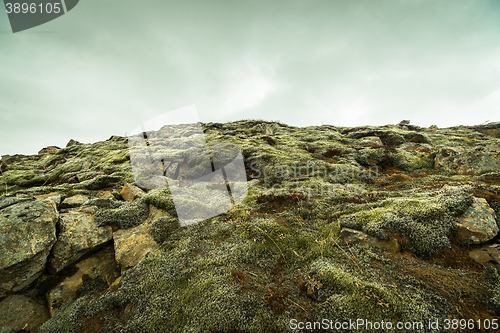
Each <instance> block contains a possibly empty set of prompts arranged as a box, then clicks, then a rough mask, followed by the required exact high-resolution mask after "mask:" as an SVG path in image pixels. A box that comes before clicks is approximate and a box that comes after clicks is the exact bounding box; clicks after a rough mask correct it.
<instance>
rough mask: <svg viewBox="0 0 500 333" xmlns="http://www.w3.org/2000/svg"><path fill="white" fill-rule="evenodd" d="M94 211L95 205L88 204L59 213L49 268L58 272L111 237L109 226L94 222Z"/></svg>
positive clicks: (111, 232)
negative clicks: (55, 239)
mask: <svg viewBox="0 0 500 333" xmlns="http://www.w3.org/2000/svg"><path fill="white" fill-rule="evenodd" d="M96 211H97V207H95V206H90V207H83V208H80V209H75V210H71V211H69V212H68V213H62V214H61V215H60V221H59V228H60V231H59V235H58V237H57V243H56V244H55V245H54V248H53V250H52V255H51V257H50V259H49V265H50V268H51V269H53V270H54V271H56V272H58V271H60V270H61V269H63V268H65V267H66V266H68V265H70V264H72V263H73V262H75V261H76V260H78V259H79V258H81V257H82V256H83V255H85V254H86V253H88V252H90V251H92V250H95V248H97V247H99V246H101V245H103V244H105V243H106V242H108V241H110V240H111V239H112V238H113V231H112V229H111V227H110V226H104V227H100V226H98V225H97V224H96V223H95V222H94V219H93V217H94V215H95V213H96Z"/></svg>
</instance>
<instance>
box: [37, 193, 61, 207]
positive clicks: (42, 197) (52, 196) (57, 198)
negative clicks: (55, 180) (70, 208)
mask: <svg viewBox="0 0 500 333" xmlns="http://www.w3.org/2000/svg"><path fill="white" fill-rule="evenodd" d="M33 197H34V198H35V199H38V200H50V201H52V202H54V203H55V204H56V205H57V206H58V205H59V204H60V203H61V195H60V194H59V192H50V193H48V194H39V195H34V196H33Z"/></svg>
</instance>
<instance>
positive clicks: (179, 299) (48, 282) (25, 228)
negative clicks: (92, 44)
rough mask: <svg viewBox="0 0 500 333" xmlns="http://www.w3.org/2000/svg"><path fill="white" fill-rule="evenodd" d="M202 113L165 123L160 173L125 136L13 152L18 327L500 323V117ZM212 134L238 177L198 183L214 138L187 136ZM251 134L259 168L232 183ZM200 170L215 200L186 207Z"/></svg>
mask: <svg viewBox="0 0 500 333" xmlns="http://www.w3.org/2000/svg"><path fill="white" fill-rule="evenodd" d="M201 128H202V130H203V134H204V136H203V135H202V136H200V135H199V133H197V132H196V131H195V130H192V131H191V130H187V129H186V128H183V127H179V128H176V127H169V128H163V129H161V130H159V131H158V132H153V133H148V140H149V141H147V147H148V149H153V148H154V149H156V150H152V151H153V153H152V155H151V156H153V155H154V154H160V155H161V156H175V158H174V159H173V160H172V161H171V162H170V163H167V162H166V161H165V160H164V159H163V158H157V161H161V166H160V169H161V168H163V169H161V170H163V171H162V172H163V174H161V173H160V176H158V173H157V172H156V171H158V170H156V169H154V168H153V167H154V166H155V165H156V164H155V165H152V166H150V168H151V170H152V171H151V172H152V174H153V173H154V175H155V176H154V177H153V176H151V177H150V176H148V175H149V174H148V173H142V174H141V176H140V177H142V178H140V177H139V178H138V177H137V172H136V173H135V175H136V177H134V169H133V166H141V167H142V168H143V169H141V170H144V168H147V167H148V165H145V164H144V163H146V162H144V161H143V159H141V158H139V157H138V156H139V155H140V154H139V155H138V153H137V152H139V151H140V149H139V148H137V147H136V148H129V139H128V138H126V137H118V136H112V137H111V138H110V139H108V140H106V141H103V142H97V143H93V144H83V143H79V142H77V141H74V140H71V141H70V142H69V143H68V145H67V146H66V147H64V148H59V147H46V148H44V149H42V150H41V151H40V152H39V153H38V154H37V155H32V156H25V155H13V156H9V155H6V156H2V159H1V160H0V170H1V173H0V193H1V196H0V226H1V230H2V233H1V234H0V246H1V247H0V248H1V250H0V251H1V253H0V300H1V301H0V325H3V326H2V329H1V330H0V331H1V332H2V333H3V332H18V331H20V330H24V332H26V331H27V332H30V331H31V332H36V331H38V332H42V333H44V332H85V333H89V332H194V333H198V332H289V331H293V329H295V328H296V329H298V328H304V330H303V331H304V332H320V331H322V330H326V328H327V327H328V331H329V330H331V331H333V330H334V329H335V330H336V331H339V332H342V331H348V330H349V329H350V328H351V329H352V328H353V327H352V326H349V327H348V326H346V325H345V323H349V325H352V322H353V321H354V322H355V321H356V320H363V322H361V321H359V322H358V323H359V324H360V325H361V324H363V325H361V326H357V329H359V330H361V331H363V330H365V329H367V327H368V328H370V326H367V325H370V324H368V323H367V322H371V325H372V327H373V328H374V329H376V328H377V326H376V325H382V324H381V321H384V323H385V324H384V325H388V323H391V325H392V327H393V329H396V325H397V323H402V325H403V329H402V330H400V331H408V332H410V331H415V330H414V329H415V328H420V327H418V326H416V327H415V326H413V327H410V326H408V325H415V323H417V325H418V322H421V323H422V325H423V326H422V329H421V330H420V331H421V332H431V331H432V332H440V331H443V332H444V331H447V330H446V329H445V328H446V327H447V326H446V325H447V324H450V325H451V324H452V322H451V321H450V322H447V321H446V319H448V320H453V319H458V320H461V319H465V320H466V325H465V326H464V325H463V324H464V321H462V322H453V323H454V325H455V324H456V325H457V326H454V327H453V328H458V329H457V331H458V330H460V325H462V330H463V331H466V329H468V330H467V331H474V330H475V331H484V332H486V331H487V328H488V327H490V326H487V325H492V324H493V323H494V322H496V320H495V321H492V320H493V319H494V318H496V317H498V316H499V315H500V276H499V273H498V272H497V268H498V267H499V264H500V238H499V237H498V236H497V233H498V231H499V228H498V225H499V224H498V223H499V222H500V221H499V217H500V123H490V124H486V125H478V126H458V127H452V128H445V129H440V128H437V127H435V126H432V127H430V128H421V127H418V126H414V125H410V124H409V122H407V121H403V122H401V123H400V124H398V125H386V126H378V127H375V126H364V127H355V128H347V127H335V126H329V125H324V126H315V127H303V128H297V127H292V126H287V125H285V124H281V123H276V122H265V121H254V120H247V121H239V122H233V123H224V124H217V123H207V124H201ZM200 137H201V138H203V137H204V139H206V141H207V142H208V144H209V146H210V148H211V149H212V153H213V156H212V157H211V160H210V161H211V163H212V167H214V168H215V170H217V169H219V168H218V167H217V165H218V163H217V161H216V159H217V158H218V157H217V158H216V153H215V147H232V148H231V149H233V150H231V149H229V148H228V149H227V150H225V149H220V150H219V151H218V153H220V154H221V156H222V155H223V156H222V157H220V161H219V167H225V172H224V174H223V177H222V178H221V177H219V178H216V177H214V178H213V179H206V180H202V181H198V182H197V183H196V184H194V183H190V180H192V179H194V178H196V177H199V176H200V175H202V174H203V171H202V169H203V168H201V167H199V166H200V165H201V164H200V163H202V162H200V161H201V160H202V157H203V154H202V153H199V151H198V150H193V149H187V148H183V147H185V146H183V144H185V142H186V140H194V141H193V142H199V141H200ZM165 140H171V141H168V142H174V143H175V145H172V144H167V143H165V142H167V141H165ZM172 140H173V141H172ZM176 140H177V141H176ZM201 141H202V143H201V144H202V146H203V144H204V141H203V140H201ZM228 144H230V145H228ZM235 147H236V148H235ZM144 149H146V148H144ZM239 151H241V157H242V159H243V161H244V166H243V168H244V170H243V175H244V177H243V178H244V179H242V180H241V179H240V182H238V181H234V182H231V181H230V182H229V183H228V182H227V180H228V179H229V180H230V176H228V175H229V174H230V170H236V171H237V170H238V168H237V166H234V168H231V167H229V164H228V163H230V162H231V160H232V159H233V158H235V156H237V155H238V153H239ZM131 153H132V154H133V155H132V157H131ZM224 154H226V155H224ZM160 155H158V156H160ZM140 156H143V155H140ZM153 159H154V157H153ZM158 163H160V162H158ZM208 165H209V166H210V163H209V164H208ZM153 169H154V170H153ZM228 170H229V171H228ZM210 171H211V170H210ZM236 171H235V172H236ZM155 172H156V173H155ZM245 178H246V179H245ZM225 181H226V182H225ZM183 182H185V184H184V186H185V187H184V188H185V189H186V191H188V190H189V191H191V192H192V195H195V196H197V197H196V198H198V199H199V200H198V201H196V200H194V199H186V198H184V199H183V200H184V201H183V202H184V204H185V205H184V206H183V207H188V208H186V210H185V211H184V212H182V213H181V212H180V211H179V207H180V206H179V202H180V201H176V200H178V198H180V195H178V194H177V192H176V191H177V190H174V189H173V184H180V185H179V186H181V185H182V184H183ZM162 184H163V185H162ZM165 184H170V185H171V186H170V188H169V186H165ZM207 191H209V192H207ZM210 191H213V192H210ZM226 191H227V192H228V193H230V198H231V201H230V202H229V204H228V205H226V206H224V207H227V209H226V208H224V207H223V205H222V200H223V199H221V198H223V194H224V193H226ZM191 192H190V193H191ZM172 193H173V194H172ZM200 193H204V194H203V196H202V195H201V194H200ZM207 193H208V194H207ZM210 193H212V194H210ZM221 193H222V194H221ZM238 193H239V194H240V198H239V199H238ZM183 195H184V194H183ZM176 198H177V199H176ZM237 199H238V200H237ZM240 199H241V200H240ZM240 201H241V202H240ZM231 203H232V204H231ZM219 204H220V207H222V208H220V207H219V206H218V205H219ZM219 208H220V209H219ZM217 209H219V210H217ZM186 212H187V215H186ZM220 212H222V213H220ZM188 215H189V216H188ZM206 216H210V218H208V219H205V220H203V218H204V217H206ZM189 218H192V219H191V220H189ZM200 220H201V221H200ZM12 313H17V315H12ZM49 318H50V319H49ZM436 321H438V322H437V323H436ZM314 322H320V323H321V325H320V327H319V328H318V324H316V328H314ZM42 323H43V325H42ZM429 323H432V325H434V324H437V325H438V326H437V327H435V326H432V327H430V326H429ZM405 324H406V325H407V326H404V325H405ZM40 325H41V326H40ZM335 325H337V326H335ZM373 325H375V326H373ZM467 325H469V326H467ZM471 325H472V326H471ZM405 327H406V329H405ZM485 327H486V328H485ZM309 328H310V329H309ZM386 328H387V327H386ZM436 328H437V329H436ZM380 330H381V329H379V330H378V331H380ZM368 331H370V329H368Z"/></svg>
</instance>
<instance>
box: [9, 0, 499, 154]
mask: <svg viewBox="0 0 500 333" xmlns="http://www.w3.org/2000/svg"><path fill="white" fill-rule="evenodd" d="M193 104H194V105H195V106H196V109H197V111H198V114H199V119H200V120H201V121H202V122H228V121H236V120H241V119H263V120H269V121H281V122H283V123H286V124H289V125H293V126H311V125H322V124H330V125H334V126H363V125H374V126H378V125H385V124H396V123H399V122H400V121H401V120H403V119H408V120H410V121H411V124H413V125H418V126H422V127H428V126H430V125H437V126H439V127H449V126H456V125H477V124H482V123H485V122H488V121H490V122H492V121H500V1H497V0H484V1H476V0H467V1H465V0H449V1H444V0H443V1H435V0H404V1H400V0H390V1H386V0H365V1H363V0H358V1H348V0H345V1H340V0H337V1H335V0H321V1H316V0H287V1H281V0H273V1H269V0H267V1H261V0H252V1H250V0H247V1H241V0H233V1H229V0H203V1H165V0H161V1H160V0H155V1H153V0H142V1H130V0H120V1H118V0H107V1H102V0H99V1H98V0H81V1H80V2H79V3H78V5H77V6H76V7H75V8H73V9H72V10H71V11H70V12H68V13H67V14H65V15H63V16H61V17H59V18H57V19H55V20H53V21H50V22H47V23H45V24H42V25H40V26H38V27H34V28H32V29H28V30H25V31H22V32H18V33H12V30H11V27H10V24H9V20H8V17H7V14H6V13H5V11H3V10H0V156H1V155H6V154H10V155H13V154H18V153H20V154H36V153H37V152H38V151H39V150H40V149H42V148H44V147H46V146H50V145H55V146H59V147H64V146H65V145H66V143H67V142H68V141H69V140H70V139H74V140H77V141H80V142H85V143H91V142H96V141H101V140H106V139H108V138H109V137H110V136H112V135H122V136H124V135H126V133H130V131H131V130H133V129H134V128H136V127H138V126H139V125H140V124H142V123H145V122H147V121H148V120H150V119H152V118H155V117H158V116H160V115H162V114H164V113H166V112H169V111H172V110H176V109H179V108H182V107H186V106H189V105H193Z"/></svg>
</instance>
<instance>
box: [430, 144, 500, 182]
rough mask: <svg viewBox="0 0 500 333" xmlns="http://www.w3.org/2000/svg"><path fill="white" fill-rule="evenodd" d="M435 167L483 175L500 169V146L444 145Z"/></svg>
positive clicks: (438, 154)
mask: <svg viewBox="0 0 500 333" xmlns="http://www.w3.org/2000/svg"><path fill="white" fill-rule="evenodd" d="M434 168H435V169H440V168H445V169H448V170H450V171H452V172H455V173H458V174H460V175H482V174H485V173H490V172H495V171H498V170H500V147H498V146H490V147H476V148H468V147H467V148H464V147H443V148H441V149H440V150H439V151H438V153H437V154H436V157H435V160H434Z"/></svg>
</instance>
